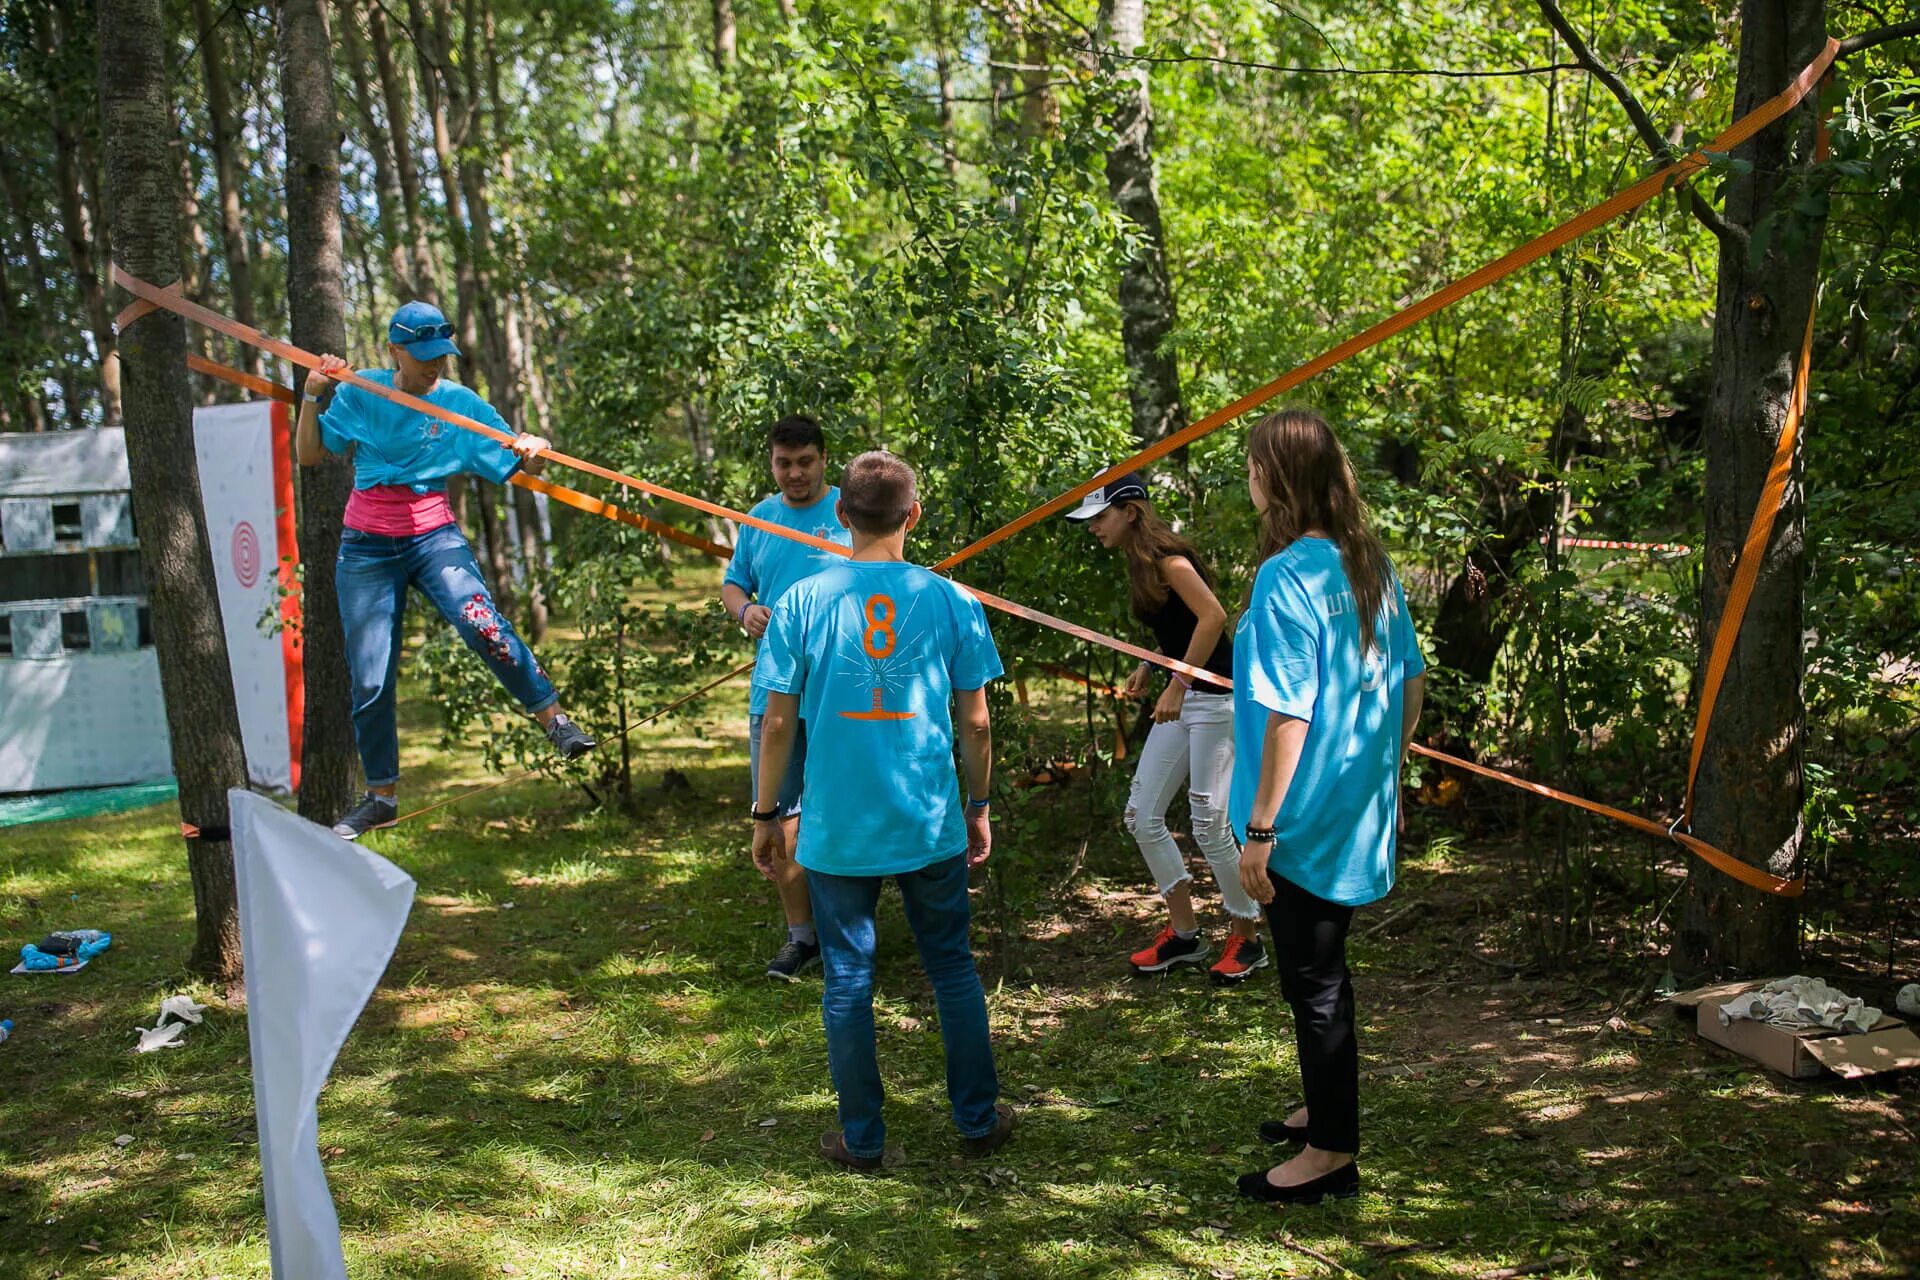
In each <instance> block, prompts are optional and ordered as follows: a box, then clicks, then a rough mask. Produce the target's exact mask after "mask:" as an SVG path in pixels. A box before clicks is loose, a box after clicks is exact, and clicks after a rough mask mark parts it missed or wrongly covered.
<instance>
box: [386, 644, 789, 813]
mask: <svg viewBox="0 0 1920 1280" xmlns="http://www.w3.org/2000/svg"><path fill="white" fill-rule="evenodd" d="M751 670H753V664H752V663H751V662H749V663H747V664H745V665H744V666H738V667H735V668H734V669H733V670H731V671H729V672H727V673H726V674H725V675H723V676H717V677H715V678H714V679H712V680H709V681H707V682H706V683H705V684H703V685H701V686H700V687H699V688H698V689H695V690H694V691H693V692H692V693H689V694H683V695H682V696H680V697H678V698H675V699H674V700H673V701H672V702H669V703H668V704H667V705H666V706H664V707H661V708H660V709H659V710H658V711H655V712H653V713H651V714H650V715H647V716H644V717H642V718H641V719H639V720H635V721H634V722H633V723H632V724H630V725H628V726H627V727H626V728H624V729H622V730H621V731H620V732H619V733H617V734H615V735H614V737H615V739H619V738H624V737H626V736H627V735H628V734H630V733H632V732H633V731H634V730H635V729H638V728H639V727H640V726H641V725H645V724H652V723H653V722H654V721H655V720H658V719H659V718H660V717H661V716H664V715H667V714H669V713H670V712H674V711H678V710H679V709H680V708H681V707H684V706H686V705H687V704H688V703H689V702H692V701H693V700H694V699H695V698H698V697H700V696H701V695H702V694H706V693H711V692H712V691H713V690H715V689H718V688H719V687H720V686H721V685H723V684H725V683H726V682H727V681H729V680H732V679H733V678H735V677H736V676H743V675H745V674H746V673H747V672H749V671H751ZM538 772H540V771H539V770H538V769H522V770H521V771H520V772H519V773H510V774H508V775H507V776H506V777H504V778H496V779H495V780H494V781H492V782H489V783H487V784H486V785H484V786H479V787H474V788H472V789H470V790H467V791H458V792H455V793H454V794H453V795H450V796H447V797H446V798H445V799H442V800H435V801H434V802H433V803H432V804H430V805H426V806H424V807H422V808H419V809H415V810H413V811H412V812H411V813H403V814H401V815H400V816H399V817H397V818H395V819H394V820H393V822H394V825H395V826H399V825H400V824H401V823H403V822H406V821H409V820H411V819H413V818H417V817H419V816H420V815H421V814H423V813H432V812H433V811H434V810H435V809H444V808H446V807H447V806H448V805H450V804H458V803H459V802H460V801H462V800H468V799H471V798H472V797H474V796H477V795H483V794H485V793H486V792H489V791H498V790H499V789H500V788H501V787H505V786H510V785H512V784H513V783H516V782H519V781H521V780H522V779H524V778H530V777H532V776H533V775H534V774H536V773H538Z"/></svg>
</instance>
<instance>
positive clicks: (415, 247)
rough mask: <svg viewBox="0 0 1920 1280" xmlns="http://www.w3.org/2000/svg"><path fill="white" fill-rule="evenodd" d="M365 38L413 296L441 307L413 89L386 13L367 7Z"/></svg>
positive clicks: (380, 9) (438, 272)
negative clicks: (396, 56) (397, 58)
mask: <svg viewBox="0 0 1920 1280" xmlns="http://www.w3.org/2000/svg"><path fill="white" fill-rule="evenodd" d="M367 38H368V39H369V40H370V41H372V43H373V62H374V66H375V67H377V68H378V69H379V71H380V95H381V97H382V99H383V100H384V101H385V102H386V104H387V136H388V137H389V138H390V139H391V140H392V143H393V173H394V177H395V179H397V180H398V182H399V184H400V213H401V218H402V220H403V221H404V222H405V224H406V228H407V244H408V246H409V247H410V252H411V254H412V260H413V270H412V271H411V272H410V273H409V278H410V279H411V281H412V287H413V290H414V294H413V296H414V297H416V298H419V299H420V300H421V301H423V302H431V303H432V304H433V305H434V306H436V307H437V306H439V305H440V267H439V264H438V263H437V262H436V261H435V260H434V255H433V245H432V244H431V243H430V242H429V241H428V239H427V222H426V215H425V214H424V213H423V212H422V210H421V207H420V170H419V167H418V166H417V165H416V164H415V162H414V150H413V91H412V88H411V86H409V84H408V83H407V80H406V77H405V76H404V75H403V74H402V73H401V71H400V69H399V68H398V67H397V66H396V65H395V64H394V61H393V42H392V39H391V38H390V37H389V36H388V34H387V17H386V9H385V8H384V7H383V6H382V5H378V4H374V5H369V6H368V8H367Z"/></svg>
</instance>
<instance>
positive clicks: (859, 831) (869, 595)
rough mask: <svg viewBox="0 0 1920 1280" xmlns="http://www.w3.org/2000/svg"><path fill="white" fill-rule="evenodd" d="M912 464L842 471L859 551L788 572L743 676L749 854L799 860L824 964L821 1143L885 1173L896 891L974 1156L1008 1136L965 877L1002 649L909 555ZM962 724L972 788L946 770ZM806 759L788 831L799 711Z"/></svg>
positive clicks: (971, 859)
mask: <svg viewBox="0 0 1920 1280" xmlns="http://www.w3.org/2000/svg"><path fill="white" fill-rule="evenodd" d="M914 488H915V481H914V475H913V470H912V468H910V467H908V466H907V464H906V463H904V462H902V461H900V459H898V458H896V457H894V456H893V455H891V454H888V453H884V452H879V451H875V452H872V453H863V454H861V455H860V456H859V457H857V458H855V459H854V460H853V461H852V462H851V463H849V464H848V465H847V470H846V475H845V476H844V477H843V478H842V480H841V485H840V501H839V503H838V507H837V514H838V516H839V518H840V521H841V523H843V524H844V525H846V526H847V527H848V528H849V529H851V530H852V531H853V554H852V556H851V558H850V559H848V560H847V561H845V562H843V563H841V564H836V565H833V566H831V567H829V568H827V569H825V570H823V571H822V572H820V573H817V574H815V575H814V576H812V577H810V578H807V579H805V580H804V581H802V582H799V583H796V584H795V585H794V586H793V587H791V588H790V589H789V590H788V591H787V593H786V594H785V595H783V596H782V597H781V598H780V600H779V601H778V602H777V603H776V604H775V605H774V607H773V616H772V618H771V620H770V621H769V622H768V624H767V628H766V634H765V635H764V637H762V639H761V644H760V656H759V665H758V666H757V668H756V669H755V672H754V677H753V683H754V686H755V688H756V690H758V689H764V690H766V693H767V704H766V708H767V709H766V712H765V718H764V720H763V722H762V725H761V729H760V766H759V772H758V776H757V777H756V779H755V783H754V805H753V819H754V826H753V857H754V862H755V863H756V864H757V865H758V866H759V868H760V870H761V872H762V873H763V874H765V875H767V876H768V877H769V878H773V877H775V876H776V875H778V874H779V873H780V871H781V869H782V866H783V863H784V861H785V860H786V859H787V858H788V857H789V856H791V857H792V858H794V859H795V860H797V861H798V862H799V863H800V865H801V866H802V867H804V868H805V869H806V873H807V874H806V883H807V890H808V894H809V896H810V897H811V899H812V903H813V919H814V927H815V929H816V930H817V932H818V935H819V939H820V947H821V952H822V961H823V964H824V967H825V984H824V987H825V989H824V993H823V995H822V998H821V1021H822V1023H823V1024H824V1025H825V1028H826V1035H827V1064H828V1067H829V1068H830V1070H831V1071H832V1075H833V1087H834V1091H835V1092H836V1093H837V1094H838V1095H839V1100H840V1124H841V1128H840V1129H839V1130H838V1131H835V1132H830V1133H826V1134H822V1135H821V1138H820V1154H821V1155H822V1156H823V1157H825V1158H826V1159H828V1160H830V1161H832V1162H834V1163H836V1164H839V1165H843V1166H846V1167H848V1168H853V1169H861V1170H872V1169H877V1168H879V1167H880V1163H881V1157H882V1154H883V1152H884V1150H885V1144H886V1126H885V1123H884V1121H883V1120H882V1119H881V1102H882V1097H883V1091H882V1088H881V1083H880V1068H879V1063H878V1060H877V1057H876V1054H875V1048H874V1030H873V961H874V946H875V932H876V930H875V926H874V914H875V909H876V907H877V906H878V904H879V900H880V887H881V883H882V882H883V881H884V880H886V879H887V878H888V877H892V878H893V879H894V880H895V881H897V882H898V884H899V886H900V897H901V900H902V902H903V903H904V904H905V906H906V913H907V922H908V924H909V925H910V926H912V929H913V935H914V940H915V942H916V943H917V944H918V946H919V949H920V960H921V964H922V965H923V966H924V967H925V969H926V971H927V977H928V979H929V980H930V981H931V982H932V984H933V990H934V998H935V1001H936V1002H937V1004H938V1006H939V1010H940V1037H941V1040H942V1041H943V1042H944V1044H945V1048H946V1058H947V1096H948V1099H949V1100H950V1101H951V1103H952V1106H953V1121H954V1125H955V1127H957V1128H958V1129H959V1131H960V1135H961V1138H962V1140H963V1148H964V1150H965V1151H966V1153H967V1154H968V1155H970V1156H984V1155H988V1154H990V1153H992V1152H993V1151H995V1150H998V1149H999V1148H1000V1147H1001V1146H1002V1145H1003V1144H1004V1143H1005V1142H1006V1141H1007V1139H1008V1137H1010V1136H1011V1135H1012V1133H1013V1125H1014V1113H1013V1109H1012V1108H1011V1107H1009V1106H1007V1105H1006V1104H1004V1103H1001V1102H999V1100H998V1099H999V1093H1000V1087H999V1079H998V1077H997V1076H996V1075H995V1072H994V1065H993V1050H992V1047H991V1045H990V1044H989V1043H988V1034H987V1002H986V995H985V992H984V991H983V990H982V989H981V986H980V974H979V970H978V969H977V968H976V967H975V965H974V960H973V950H972V945H971V943H970V941H969V939H968V928H969V924H970V914H969V910H968V904H967V869H968V868H969V867H972V866H978V865H979V864H980V863H982V862H985V861H986V860H987V855H988V853H989V851H990V849H991V847H992V834H991V830H990V827H989V822H988V816H987V788H988V784H989V782H990V781H991V777H992V729H991V726H990V724H989V722H988V718H987V695H986V689H985V685H986V683H987V681H989V680H992V679H994V678H995V677H997V676H999V675H1000V674H1001V666H1000V656H999V654H998V653H997V652H996V651H995V649H994V647H993V636H992V634H991V633H990V632H989V631H988V629H987V619H986V613H985V612H984V611H983V610H982V609H981V607H980V603H979V601H977V600H975V599H974V598H973V597H972V596H970V595H968V594H967V593H966V592H964V591H963V590H961V589H960V588H959V587H957V586H955V585H954V584H953V583H952V582H949V581H948V580H946V579H945V578H942V577H940V576H939V575H937V574H934V573H932V572H930V571H928V570H926V569H923V568H920V567H919V566H918V565H912V564H908V563H907V561H906V537H907V532H908V531H909V530H910V529H912V528H913V527H914V525H915V524H917V523H918V522H919V519H920V504H919V502H918V501H916V500H915V495H914ZM955 708H957V710H958V719H957V727H958V730H959V742H960V752H961V759H962V763H963V764H964V767H965V773H966V778H967V795H968V797H969V798H968V799H966V800H964V801H963V800H962V798H961V796H960V793H959V788H958V786H957V779H956V777H955V770H954V764H953V749H954V736H955V728H956V720H955V716H954V714H953V710H954V709H955ZM803 718H804V719H805V721H806V726H807V730H806V731H807V740H808V741H807V766H806V773H805V779H804V783H803V789H802V792H801V804H800V809H801V812H802V814H803V817H802V819H801V822H800V831H799V839H798V841H797V844H796V846H795V848H794V849H793V851H792V853H791V855H790V854H789V852H788V848H787V845H786V842H785V841H784V840H783V839H782V834H781V827H780V815H781V810H780V805H779V798H780V786H781V779H782V776H783V774H784V773H785V771H786V767H787V758H788V754H789V752H790V751H791V750H792V746H793V741H794V737H795V734H796V729H797V726H798V724H799V721H800V720H801V719H803Z"/></svg>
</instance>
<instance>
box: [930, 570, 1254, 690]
mask: <svg viewBox="0 0 1920 1280" xmlns="http://www.w3.org/2000/svg"><path fill="white" fill-rule="evenodd" d="M954 585H955V586H956V587H959V588H960V589H961V590H962V591H965V592H968V593H969V594H971V595H972V596H973V597H974V598H975V599H976V600H978V601H979V602H980V603H981V604H984V605H986V606H987V607H988V608H989V609H998V610H999V611H1000V612H1002V613H1006V614H1011V615H1012V616H1014V617H1016V618H1024V619H1026V620H1027V621H1028V622H1036V623H1038V624H1040V625H1041V626H1043V627H1051V628H1053V629H1054V630H1055V631H1063V632H1065V633H1066V634H1067V635H1070V636H1072V637H1074V638H1075V639H1076V640H1085V641H1087V642H1088V643H1089V644H1097V645H1100V646H1102V647H1104V648H1108V649H1112V650H1114V651H1115V652H1116V653H1124V654H1128V655H1129V656H1131V657H1135V658H1139V659H1140V660H1141V661H1142V662H1151V663H1153V664H1155V665H1156V666H1162V667H1165V668H1166V669H1167V670H1169V671H1178V672H1179V673H1180V674H1182V675H1186V676H1192V677H1193V678H1194V679H1195V680H1205V681H1206V682H1207V683H1208V684H1216V685H1219V686H1220V689H1221V691H1222V692H1225V691H1227V690H1230V689H1232V688H1233V681H1232V680H1231V679H1229V678H1228V677H1226V676H1222V675H1216V674H1214V673H1213V672H1211V671H1209V670H1207V669H1206V668H1205V667H1196V666H1192V665H1191V664H1189V663H1186V662H1182V661H1181V660H1180V659H1178V658H1169V657H1168V656H1167V655H1166V654H1164V653H1155V652H1153V651H1152V650H1151V649H1142V648H1141V647H1140V646H1139V645H1137V644H1128V643H1127V642H1126V641H1125V640H1119V639H1116V638H1114V637H1113V636H1110V635H1106V634H1104V633H1102V632H1099V631H1095V630H1092V629H1091V628H1089V627H1083V626H1081V625H1080V624H1079V623H1077V622H1068V621H1067V620H1066V619H1065V618H1056V617H1054V616H1053V615H1052V614H1050V613H1042V612H1040V610H1038V609H1030V608H1028V607H1027V606H1026V605H1024V604H1015V603H1014V602H1013V601H1011V600H1003V599H1001V598H1000V597H999V596H996V595H993V594H991V593H990V592H986V591H982V590H981V589H980V588H978V587H970V586H968V585H967V584H966V583H964V582H956V583H954Z"/></svg>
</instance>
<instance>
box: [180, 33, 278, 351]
mask: <svg viewBox="0 0 1920 1280" xmlns="http://www.w3.org/2000/svg"><path fill="white" fill-rule="evenodd" d="M223 12H224V11H223ZM193 22H194V26H195V27H196V28H197V29H198V32H199V36H200V66H201V70H202V72H203V73H204V75H205V78H206V82H207V132H208V134H209V140H210V141H211V142H212V143H213V174H214V180H215V181H216V182H217V183H218V184H219V187H220V240H221V244H222V245H223V246H224V247H225V249H226V255H227V292H228V294H229V295H230V301H231V303H232V306H233V318H234V319H235V320H238V321H239V322H240V323H241V324H244V325H251V324H253V323H254V308H253V254H252V252H251V250H250V249H249V248H248V246H247V227H246V223H245V222H244V221H243V220H242V218H241V216H240V205H241V193H240V175H241V173H242V172H243V171H244V166H243V165H242V164H241V163H240V157H239V148H240V129H239V121H238V120H237V118H236V117H235V116H234V112H233V96H232V94H231V93H230V92H229V91H228V87H227V61H226V60H227V41H226V36H225V35H224V34H223V33H222V32H221V31H220V29H219V27H218V26H217V25H216V23H215V20H214V16H213V5H212V2H211V0H193ZM239 346H240V350H239V353H238V354H239V363H240V367H241V368H242V369H245V370H246V371H247V372H248V373H251V374H254V375H256V376H258V375H260V374H261V373H262V372H263V369H264V357H263V356H262V354H261V352H260V349H259V348H258V347H250V346H248V345H247V344H246V343H244V342H243V343H240V344H239Z"/></svg>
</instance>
